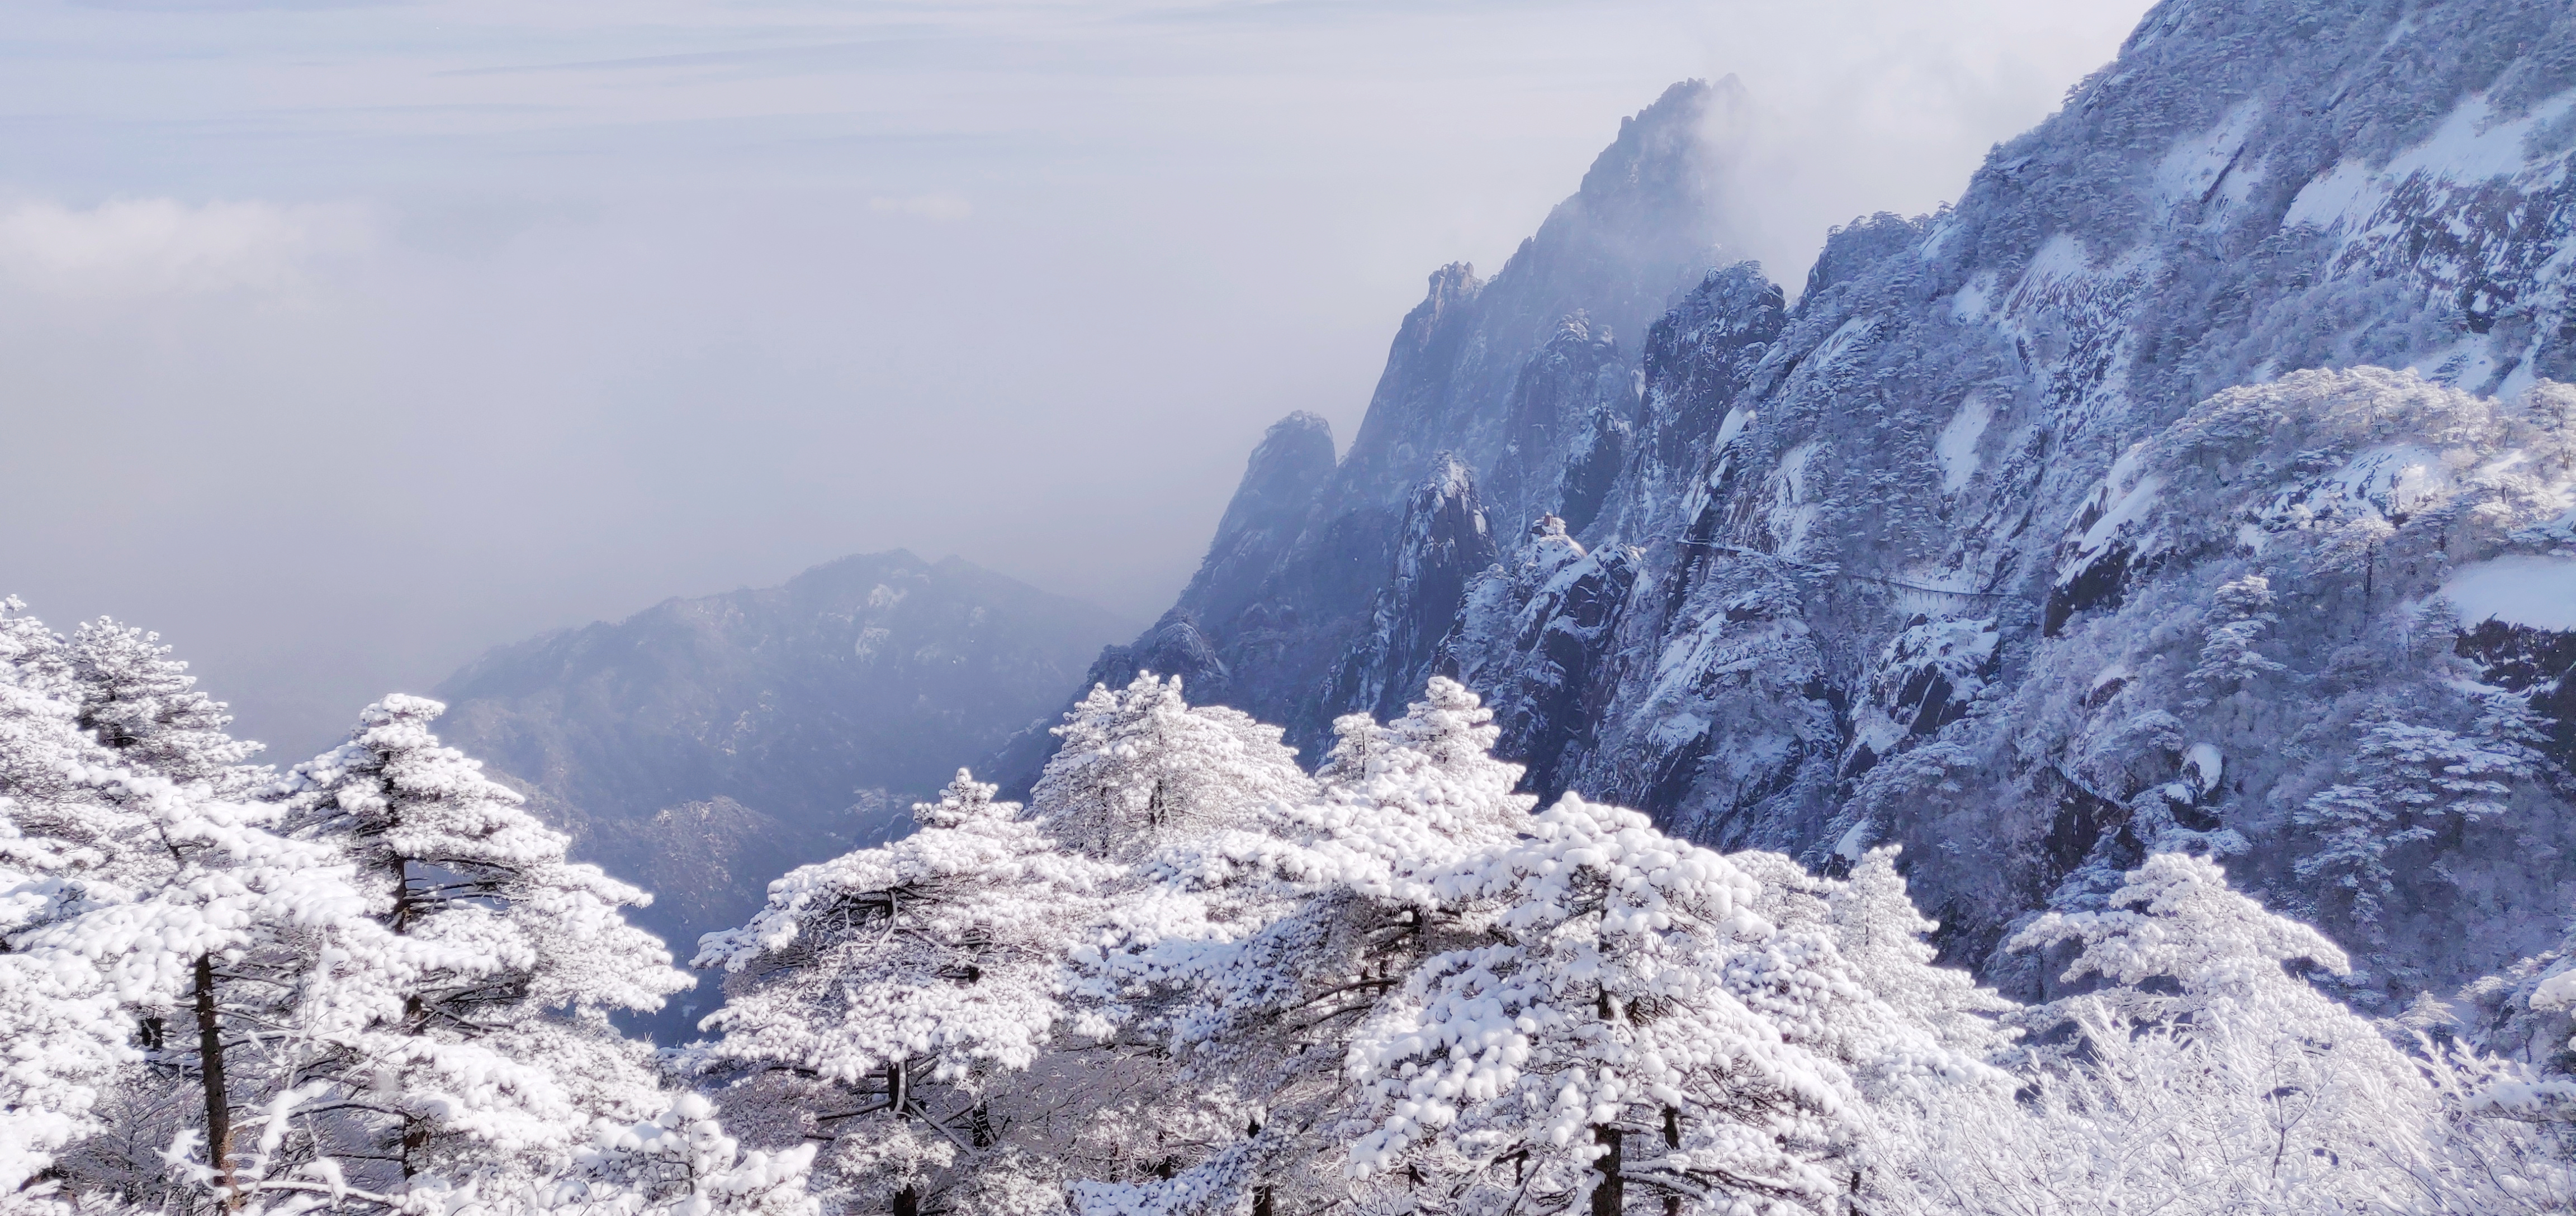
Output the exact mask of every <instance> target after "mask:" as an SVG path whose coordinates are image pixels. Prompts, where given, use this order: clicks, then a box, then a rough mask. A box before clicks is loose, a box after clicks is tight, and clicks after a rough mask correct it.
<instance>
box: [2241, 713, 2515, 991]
mask: <svg viewBox="0 0 2576 1216" xmlns="http://www.w3.org/2000/svg"><path fill="white" fill-rule="evenodd" d="M2540 737H2541V736H2540V732H2539V731H2538V730H2537V729H2536V728H2535V727H2534V726H2533V725H2532V723H2531V713H2530V709H2529V707H2528V706H2526V705H2524V704H2523V703H2521V702H2520V701H2519V700H2517V699H2515V698H2512V697H2508V696H2489V697H2484V698H2481V700H2480V703H2479V706H2478V713H2477V719H2476V722H2475V724H2474V725H2473V727H2472V728H2471V730H2470V731H2469V732H2468V733H2465V734H2464V733H2460V732H2456V731H2452V730H2449V729H2446V728H2443V727H2440V726H2428V725H2422V724H2420V723H2416V722H2410V721H2407V720H2406V718H2405V717H2404V716H2402V715H2400V714H2399V713H2398V712H2397V711H2396V710H2394V709H2392V708H2382V709H2380V710H2379V711H2377V712H2375V713H2374V714H2372V715H2371V716H2370V717H2369V718H2368V719H2366V720H2365V722H2364V723H2363V724H2362V740H2361V745H2360V747H2359V748H2357V749H2356V750H2355V752H2354V754H2353V761H2352V765H2351V767H2350V769H2349V770H2348V771H2347V772H2346V773H2345V774H2344V776H2345V778H2346V780H2344V781H2342V782H2338V783H2337V784H2334V785H2330V786H2327V787H2326V788H2325V789H2322V790H2319V791H2318V792H2317V793H2315V794H2314V795H2312V796H2310V797H2309V798H2308V800H2307V802H2306V803H2305V804H2303V805H2302V806H2301V807H2300V808H2299V809H2298V810H2297V811H2296V812H2294V813H2293V814H2292V815H2291V820H2292V821H2293V822H2294V823H2296V824H2298V825H2299V826H2300V827H2302V828H2305V829H2307V830H2308V831H2309V832H2311V833H2312V834H2313V836H2314V840H2315V843H2314V845H2313V846H2312V847H2311V849H2310V850H2309V852H2308V853H2307V855H2306V856H2304V857H2301V858H2300V859H2299V860H2298V862H2297V863H2296V867H2295V868H2296V870H2297V872H2298V873H2299V874H2300V875H2302V876H2307V877H2318V876H2322V877H2324V878H2325V879H2327V880H2328V881H2329V882H2330V883H2331V884H2332V888H2331V889H2332V890H2333V891H2334V893H2335V896H2336V898H2334V899H2332V900H2329V901H2325V902H2326V903H2327V905H2328V906H2327V907H2326V908H2324V909H2322V910H2323V911H2325V912H2328V913H2330V914H2332V915H2335V916H2338V917H2340V918H2342V919H2343V920H2344V921H2345V922H2346V923H2347V924H2349V925H2350V926H2352V927H2353V928H2354V929H2356V930H2359V931H2360V932H2362V933H2363V934H2366V935H2369V936H2371V937H2372V939H2373V940H2376V939H2377V937H2378V935H2379V928H2378V924H2379V920H2380V917H2381V915H2382V912H2383V903H2384V901H2385V900H2386V899H2387V898H2388V897H2389V896H2390V895H2392V894H2394V893H2395V891H2396V871H2395V869H2394V866H2395V865H2396V864H2397V862H2396V861H2393V860H2392V855H2393V854H2400V853H2402V852H2403V851H2404V850H2406V849H2407V848H2408V846H2411V845H2416V844H2422V843H2425V842H2429V841H2433V840H2435V839H2436V838H2438V837H2440V836H2442V835H2444V834H2446V833H2448V834H2451V835H2452V836H2454V837H2456V836H2457V835H2458V834H2459V833H2460V832H2462V831H2464V830H2466V828H2467V827H2468V826H2469V825H2471V824H2474V823H2477V822H2479V821H2482V820H2488V819H2493V818H2496V817H2498V816H2501V815H2502V814H2503V813H2504V811H2505V809H2506V806H2507V802H2508V800H2509V798H2510V796H2511V794H2512V792H2513V787H2512V783H2513V782H2516V781H2521V780H2527V779H2529V778H2531V777H2532V776H2533V775H2535V773H2536V772H2537V771H2538V768H2539V756H2538V754H2537V753H2536V752H2534V751H2533V750H2532V747H2531V744H2532V743H2533V742H2534V741H2535V740H2537V739H2538V738H2540Z"/></svg>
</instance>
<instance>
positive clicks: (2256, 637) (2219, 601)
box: [2183, 574, 2285, 707]
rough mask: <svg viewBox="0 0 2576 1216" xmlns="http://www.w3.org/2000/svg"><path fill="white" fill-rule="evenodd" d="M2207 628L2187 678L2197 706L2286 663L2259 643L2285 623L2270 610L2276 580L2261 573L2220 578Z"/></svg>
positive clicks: (2280, 668) (2186, 681)
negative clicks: (2269, 655) (2269, 654)
mask: <svg viewBox="0 0 2576 1216" xmlns="http://www.w3.org/2000/svg"><path fill="white" fill-rule="evenodd" d="M2212 599H2213V607H2212V609H2211V612H2210V619H2209V628H2208V632H2207V634H2206V635H2205V636H2204V638H2203V640H2202V642H2201V646H2200V665H2199V666H2197V667H2195V668H2193V669H2192V672H2191V674H2190V675H2188V676H2185V677H2184V678H2183V682H2184V683H2185V684H2187V685H2189V686H2190V687H2191V688H2192V690H2193V693H2194V700H2193V702H2192V704H2193V705H2194V707H2200V706H2206V705H2208V704H2209V703H2210V702H2212V701H2214V700H2216V699H2217V698H2219V697H2223V696H2226V695H2228V694H2229V693H2232V692H2235V691H2236V690H2238V689H2240V688H2243V687H2244V686H2245V685H2247V684H2249V683H2251V682H2253V681H2255V680H2258V679H2261V678H2262V677H2264V676H2266V675H2270V674H2271V673H2273V672H2276V671H2281V670H2284V668H2285V665H2284V664H2282V663H2278V662H2275V661H2273V660H2272V659H2270V658H2267V657H2265V656H2264V654H2263V652H2262V651H2260V650H2257V649H2255V644H2256V643H2258V642H2260V641H2262V640H2263V634H2264V633H2265V632H2266V631H2267V630H2269V629H2270V628H2271V627H2272V626H2274V625H2278V624H2280V623H2281V618H2280V617H2279V616H2278V615H2277V614H2275V613H2274V612H2273V611H2272V581H2271V580H2270V579H2268V578H2265V577H2264V576H2262V575H2260V574H2248V575H2246V576H2245V577H2243V578H2240V579H2236V580H2234V581H2232V582H2228V583H2224V584H2221V585H2220V586H2219V588H2218V590H2217V591H2216V592H2214V593H2213V594H2212Z"/></svg>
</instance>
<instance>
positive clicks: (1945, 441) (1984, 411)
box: [1932, 393, 1995, 494]
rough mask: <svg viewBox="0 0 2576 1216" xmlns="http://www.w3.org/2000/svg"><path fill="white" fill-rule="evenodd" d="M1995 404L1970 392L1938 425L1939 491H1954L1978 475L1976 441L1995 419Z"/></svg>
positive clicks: (1936, 452) (1936, 447)
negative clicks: (1954, 412) (1955, 410)
mask: <svg viewBox="0 0 2576 1216" xmlns="http://www.w3.org/2000/svg"><path fill="white" fill-rule="evenodd" d="M1994 418H1995V407H1994V406H1993V405H1992V404H1990V403H1988V402H1987V400H1986V398H1985V394H1983V393H1970V394H1968V399H1967V400H1966V401H1963V402H1960V403H1959V412H1958V413H1957V414H1955V415H1953V416H1952V417H1951V418H1950V423H1949V425H1947V426H1944V427H1942V428H1941V437H1940V439H1939V440H1937V441H1935V443H1934V444H1933V448H1932V451H1933V454H1934V455H1935V456H1938V457H1939V458H1940V461H1941V492H1942V493H1944V494H1956V493H1958V492H1959V491H1960V490H1961V489H1963V488H1965V487H1966V486H1967V484H1968V479H1969V478H1971V477H1974V476H1976V475H1977V441H1978V440H1980V439H1983V438H1985V436H1986V425H1987V424H1988V423H1991V422H1993V421H1994Z"/></svg>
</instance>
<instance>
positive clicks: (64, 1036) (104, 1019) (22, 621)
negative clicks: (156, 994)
mask: <svg viewBox="0 0 2576 1216" xmlns="http://www.w3.org/2000/svg"><path fill="white" fill-rule="evenodd" d="M62 675H63V664H61V662H60V658H59V650H58V647H57V644H56V640H55V638H54V636H53V635H52V633H50V632H49V631H46V630H45V629H44V627H43V625H42V623H41V622H38V621H36V620H35V619H34V618H32V617H29V616H27V615H26V605H25V604H24V603H22V602H21V601H19V600H17V599H15V598H9V599H0V1207H5V1206H7V1205H8V1204H9V1203H10V1202H11V1201H12V1198H13V1197H14V1198H16V1199H17V1200H18V1201H20V1202H29V1203H32V1202H33V1201H34V1200H35V1198H36V1195H35V1194H33V1193H30V1192H28V1191H26V1190H25V1189H24V1188H27V1187H28V1186H29V1185H30V1184H31V1183H32V1182H34V1181H35V1180H36V1179H37V1178H38V1176H39V1175H40V1174H42V1173H43V1172H44V1171H45V1170H46V1169H47V1168H48V1167H49V1166H51V1165H52V1164H53V1161H54V1155H55V1153H56V1152H57V1151H58V1150H60V1149H61V1148H62V1147H63V1146H64V1145H66V1144H68V1143H70V1142H72V1141H73V1140H75V1139H77V1138H79V1137H81V1136H83V1135H87V1134H89V1133H91V1132H92V1131H94V1130H95V1128H96V1126H97V1124H96V1121H95V1120H94V1118H93V1116H92V1112H93V1110H94V1109H95V1108H96V1107H97V1105H98V1103H99V1101H100V1099H101V1097H102V1091H103V1090H105V1089H106V1088H107V1087H108V1086H110V1085H111V1084H112V1083H113V1080H114V1077H115V1076H116V1073H117V1070H118V1068H119V1067H120V1066H122V1065H124V1064H126V1063H128V1062H130V1061H132V1060H134V1059H136V1058H138V1057H137V1053H136V1052H135V1051H134V1049H133V1048H132V1046H131V1044H130V1042H129V1040H130V1039H131V1038H132V1035H133V1024H132V1023H131V1022H129V1021H127V1020H126V1018H125V1017H124V1011H123V1010H122V1009H121V1008H120V1007H119V1005H118V1003H117V1001H116V999H115V996H114V994H113V993H112V992H111V991H109V990H108V988H107V987H106V985H105V984H104V983H102V982H99V981H98V980H97V979H96V978H95V977H94V976H91V975H87V974H84V973H82V972H81V971H69V972H67V971H66V969H63V968H58V967H55V966H52V965H50V963H49V961H48V960H47V959H46V958H44V957H42V956H40V955H37V954H35V953H32V952H30V950H29V948H28V947H29V945H30V942H29V940H28V939H29V938H30V936H31V935H33V934H34V933H35V932H37V931H39V930H41V929H43V928H45V927H46V926H48V925H51V924H54V923H56V922H58V921H59V920H61V919H62V918H63V917H64V916H65V915H66V914H67V912H68V910H69V906H70V905H74V904H77V903H78V902H79V901H80V898H81V896H80V891H79V887H78V885H77V884H78V883H79V881H80V875H81V874H82V872H83V871H85V870H88V869H91V868H94V867H95V866H96V865H98V863H99V862H100V861H102V860H103V858H102V857H101V856H100V855H99V854H98V853H97V852H96V851H94V850H92V849H88V848H85V847H83V845H82V844H81V843H79V842H76V841H72V840H65V839H61V838H59V837H54V836H49V835H48V834H46V833H45V831H44V829H45V828H46V827H47V826H49V825H61V826H71V825H72V824H74V823H76V822H78V821H79V820H81V819H83V818H85V816H79V815H74V814H67V813H66V808H65V806H64V803H65V801H66V800H67V799H74V800H79V801H83V802H88V803H91V804H92V805H94V806H96V807H97V810H96V812H95V813H96V814H97V815H99V816H102V817H103V816H106V815H108V814H112V813H113V810H112V808H109V807H106V806H104V805H102V804H100V803H99V800H98V799H97V798H96V795H95V791H93V790H91V789H89V788H88V787H87V786H86V784H85V783H84V782H83V781H82V780H81V779H80V774H81V773H82V772H83V771H85V770H86V768H87V761H88V759H89V758H90V757H89V756H88V755H87V753H88V751H89V749H88V748H87V747H85V746H84V744H85V743H86V740H84V739H83V738H82V736H81V733H80V731H79V730H78V728H77V726H76V725H75V724H74V722H73V712H72V708H71V706H70V705H69V704H68V703H67V702H65V701H63V700H60V699H58V698H57V697H56V696H54V695H52V694H55V693H58V692H60V691H61V690H62V683H61V676H62Z"/></svg>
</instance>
